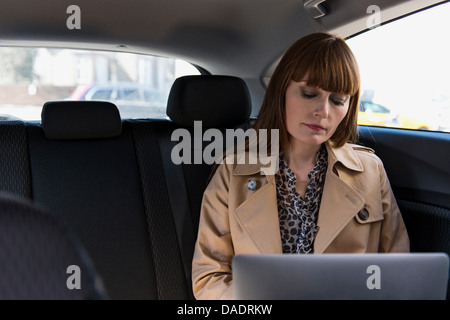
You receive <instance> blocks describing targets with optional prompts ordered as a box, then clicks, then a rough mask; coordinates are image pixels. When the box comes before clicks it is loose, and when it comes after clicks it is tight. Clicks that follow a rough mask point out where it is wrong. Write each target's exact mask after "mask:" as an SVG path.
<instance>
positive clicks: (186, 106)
mask: <svg viewBox="0 0 450 320" xmlns="http://www.w3.org/2000/svg"><path fill="white" fill-rule="evenodd" d="M251 108H252V106H251V98H250V93H249V91H248V88H247V85H246V83H245V82H244V80H242V79H240V78H237V77H232V76H209V75H202V76H185V77H181V78H178V79H176V80H175V82H174V84H173V85H172V89H171V90H170V94H169V100H168V105H167V115H168V116H169V117H170V119H171V120H172V121H173V122H174V123H176V124H178V125H180V126H184V127H192V126H193V125H194V121H196V120H201V121H202V126H203V127H208V128H212V127H214V128H220V127H234V126H237V125H240V124H243V123H245V122H246V121H247V120H248V119H249V117H250V113H251Z"/></svg>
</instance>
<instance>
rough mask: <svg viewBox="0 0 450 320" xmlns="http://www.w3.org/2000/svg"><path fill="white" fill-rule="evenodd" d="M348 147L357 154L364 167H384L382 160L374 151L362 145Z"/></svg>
mask: <svg viewBox="0 0 450 320" xmlns="http://www.w3.org/2000/svg"><path fill="white" fill-rule="evenodd" d="M347 145H348V147H350V148H351V149H352V150H353V151H354V152H355V153H356V155H357V157H358V158H359V160H360V161H361V162H362V163H363V165H364V166H367V165H376V166H380V165H383V162H382V160H381V159H380V157H379V156H378V155H377V154H376V153H375V150H374V149H372V148H369V147H366V146H363V145H360V144H353V143H347Z"/></svg>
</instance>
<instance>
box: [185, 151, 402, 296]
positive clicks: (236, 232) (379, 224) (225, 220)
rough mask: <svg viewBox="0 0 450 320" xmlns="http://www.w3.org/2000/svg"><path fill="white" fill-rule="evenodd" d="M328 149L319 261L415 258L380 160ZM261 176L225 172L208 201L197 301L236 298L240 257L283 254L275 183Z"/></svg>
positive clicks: (236, 169)
mask: <svg viewBox="0 0 450 320" xmlns="http://www.w3.org/2000/svg"><path fill="white" fill-rule="evenodd" d="M326 147H327V151H328V170H327V173H326V178H325V185H324V189H323V194H322V201H321V205H320V210H319V216H318V222H317V225H318V227H319V229H318V232H317V235H316V238H315V241H314V253H315V254H321V253H369V252H408V251H409V239H408V235H407V232H406V228H405V225H404V223H403V219H402V217H401V214H400V211H399V209H398V206H397V203H396V201H395V198H394V195H393V193H392V190H391V187H390V184H389V180H388V178H387V176H386V173H385V170H384V167H383V164H382V162H381V160H380V159H379V158H378V157H377V156H376V155H375V154H374V153H373V151H372V150H371V149H369V148H365V147H362V146H358V145H351V144H346V145H344V146H343V147H341V148H333V147H331V146H330V144H328V143H327V144H326ZM260 169H261V166H260V165H257V164H253V165H251V164H222V165H220V166H219V168H218V169H217V171H216V173H215V174H214V177H213V178H212V180H211V182H210V184H209V185H208V187H207V189H206V191H205V193H204V196H203V202H202V210H201V217H200V224H199V232H198V238H197V243H196V245H195V252H194V259H193V263H192V280H193V289H194V295H195V297H196V298H197V299H232V298H233V295H232V293H233V292H232V275H231V273H232V272H231V270H232V266H231V261H232V258H233V256H234V255H237V254H261V253H265V254H270V253H280V254H281V253H282V246H281V235H280V227H279V221H278V209H277V195H276V185H275V176H274V175H263V174H261V172H260ZM249 180H255V181H256V183H257V187H256V189H255V190H250V189H251V188H250V189H249V188H248V181H249ZM360 212H361V213H360Z"/></svg>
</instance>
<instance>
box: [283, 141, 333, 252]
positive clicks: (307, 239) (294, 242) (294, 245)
mask: <svg viewBox="0 0 450 320" xmlns="http://www.w3.org/2000/svg"><path fill="white" fill-rule="evenodd" d="M316 159H317V162H316V165H315V166H314V168H313V169H312V170H311V172H310V173H309V174H308V178H309V184H308V186H307V187H306V193H305V198H304V199H303V198H302V197H301V196H300V194H298V193H297V191H296V189H295V181H296V176H295V173H294V172H292V171H291V169H289V167H288V165H287V163H286V159H285V158H284V156H283V155H281V156H280V167H279V170H278V172H277V173H276V175H275V179H276V186H277V200H278V218H279V221H280V233H281V242H282V246H283V253H313V250H314V248H313V243H314V238H315V236H316V233H317V230H318V228H317V225H316V224H317V217H318V215H319V208H320V201H321V199H322V191H323V186H324V183H325V174H326V172H327V166H328V153H327V149H326V148H325V146H324V145H322V146H321V148H320V149H319V151H318V153H317V158H316Z"/></svg>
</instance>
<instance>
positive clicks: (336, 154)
mask: <svg viewBox="0 0 450 320" xmlns="http://www.w3.org/2000/svg"><path fill="white" fill-rule="evenodd" d="M325 146H326V148H327V152H328V166H329V167H333V166H334V165H336V164H337V163H338V162H339V163H341V164H342V165H343V166H344V167H346V168H347V169H349V170H352V171H356V172H363V171H364V166H363V164H362V163H361V161H360V160H359V157H358V154H357V153H356V151H355V150H354V149H355V148H357V146H356V145H353V144H349V143H346V144H345V145H344V146H342V147H339V148H336V147H334V146H333V145H332V143H330V142H326V143H325ZM277 161H278V158H277ZM268 167H269V165H263V164H261V163H259V162H257V163H253V164H251V163H250V164H249V163H239V162H238V163H237V164H236V167H235V168H234V171H233V174H234V175H253V174H257V173H259V172H261V173H265V172H268V170H266V169H268Z"/></svg>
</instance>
